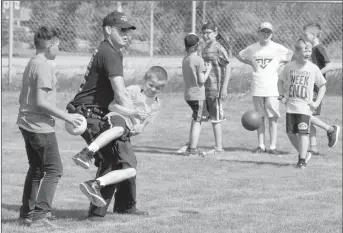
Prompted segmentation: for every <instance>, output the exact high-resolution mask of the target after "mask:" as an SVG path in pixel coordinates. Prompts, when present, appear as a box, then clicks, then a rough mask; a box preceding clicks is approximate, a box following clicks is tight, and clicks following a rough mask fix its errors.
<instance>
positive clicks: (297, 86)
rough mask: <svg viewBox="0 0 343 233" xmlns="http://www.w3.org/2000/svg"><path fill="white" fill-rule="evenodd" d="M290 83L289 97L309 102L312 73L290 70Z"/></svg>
mask: <svg viewBox="0 0 343 233" xmlns="http://www.w3.org/2000/svg"><path fill="white" fill-rule="evenodd" d="M289 72H290V78H291V79H290V82H291V85H290V87H289V92H288V96H289V97H296V98H300V99H303V100H306V101H309V92H308V88H309V82H308V80H309V78H310V75H311V73H310V72H308V71H302V70H290V71H289Z"/></svg>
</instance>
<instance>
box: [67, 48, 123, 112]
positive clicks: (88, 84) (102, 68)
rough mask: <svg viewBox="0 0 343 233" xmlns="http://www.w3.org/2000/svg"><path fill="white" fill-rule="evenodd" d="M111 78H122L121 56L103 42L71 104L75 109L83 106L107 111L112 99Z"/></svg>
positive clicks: (117, 51) (94, 55) (117, 50)
mask: <svg viewBox="0 0 343 233" xmlns="http://www.w3.org/2000/svg"><path fill="white" fill-rule="evenodd" d="M111 76H123V54H122V52H121V51H120V50H119V49H116V48H114V47H113V46H112V45H111V44H110V43H109V42H108V41H103V42H101V44H100V45H99V47H98V48H97V49H96V50H95V52H94V54H93V56H92V59H91V61H90V63H89V65H88V67H87V71H86V74H85V83H84V85H83V86H82V90H81V91H80V92H79V93H77V94H76V96H75V98H74V100H73V101H72V104H73V105H74V106H75V107H77V106H79V105H82V104H84V105H85V106H86V107H98V108H100V109H102V110H107V108H108V105H109V104H110V103H111V102H112V101H113V97H114V92H113V89H112V86H111V82H110V80H109V77H111Z"/></svg>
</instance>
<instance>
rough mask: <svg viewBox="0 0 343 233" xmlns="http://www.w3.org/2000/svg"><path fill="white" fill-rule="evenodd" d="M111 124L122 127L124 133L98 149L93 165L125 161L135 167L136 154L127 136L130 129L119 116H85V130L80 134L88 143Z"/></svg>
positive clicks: (114, 163)
mask: <svg viewBox="0 0 343 233" xmlns="http://www.w3.org/2000/svg"><path fill="white" fill-rule="evenodd" d="M113 126H121V127H123V128H124V133H123V135H122V136H121V137H120V138H117V139H116V140H114V141H112V142H111V143H109V144H107V145H106V146H104V147H103V148H101V149H100V153H97V154H96V156H95V165H96V166H99V163H105V164H108V165H110V164H112V165H119V164H122V163H127V164H128V165H129V166H131V167H133V168H137V159H136V155H135V153H134V151H133V147H132V145H131V141H130V137H129V133H130V130H129V129H128V128H127V126H126V122H125V120H124V119H123V118H122V117H121V116H111V117H110V118H109V119H108V120H106V121H104V120H99V119H94V118H87V130H86V131H85V132H84V133H83V134H82V135H81V136H82V137H83V138H84V139H85V140H86V142H87V143H88V144H90V143H91V142H92V141H93V140H94V139H95V138H96V137H97V136H99V135H100V134H101V133H102V132H104V131H106V130H108V129H110V128H112V127H113Z"/></svg>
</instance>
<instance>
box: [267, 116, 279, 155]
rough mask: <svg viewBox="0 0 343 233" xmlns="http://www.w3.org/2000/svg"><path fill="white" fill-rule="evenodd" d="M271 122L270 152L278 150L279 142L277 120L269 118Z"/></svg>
mask: <svg viewBox="0 0 343 233" xmlns="http://www.w3.org/2000/svg"><path fill="white" fill-rule="evenodd" d="M268 121H269V135H270V147H269V149H270V151H272V150H275V149H276V142H277V118H276V117H270V118H268Z"/></svg>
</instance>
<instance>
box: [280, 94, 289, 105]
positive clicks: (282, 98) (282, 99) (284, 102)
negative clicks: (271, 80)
mask: <svg viewBox="0 0 343 233" xmlns="http://www.w3.org/2000/svg"><path fill="white" fill-rule="evenodd" d="M278 100H280V102H281V103H283V104H285V105H286V104H287V98H286V97H285V96H283V95H280V96H279V98H278Z"/></svg>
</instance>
